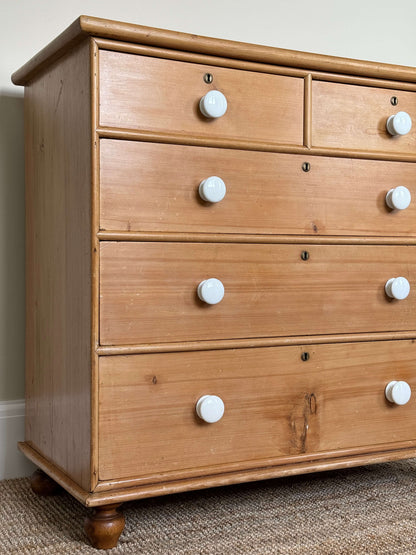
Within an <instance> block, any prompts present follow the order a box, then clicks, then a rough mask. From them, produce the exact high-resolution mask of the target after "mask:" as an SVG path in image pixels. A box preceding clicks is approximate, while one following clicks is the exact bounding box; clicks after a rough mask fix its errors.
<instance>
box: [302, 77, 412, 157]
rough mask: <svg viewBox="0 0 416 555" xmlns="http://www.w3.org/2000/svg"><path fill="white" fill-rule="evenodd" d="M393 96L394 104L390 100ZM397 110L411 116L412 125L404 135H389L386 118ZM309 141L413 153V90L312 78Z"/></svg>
mask: <svg viewBox="0 0 416 555" xmlns="http://www.w3.org/2000/svg"><path fill="white" fill-rule="evenodd" d="M393 96H396V97H397V98H398V100H399V103H398V105H397V106H392V104H391V102H390V99H391V98H392V97H393ZM399 111H404V112H407V113H408V114H409V115H410V116H411V118H412V121H413V126H412V129H411V131H410V133H408V134H407V135H404V136H394V137H393V136H391V135H390V134H389V133H388V132H387V130H386V121H387V119H388V117H389V116H391V115H393V114H396V113H397V112H399ZM312 145H313V146H315V147H330V148H347V149H354V150H355V149H357V150H363V151H380V152H392V153H409V154H415V151H416V93H414V92H408V91H395V90H392V89H381V88H376V87H363V86H359V85H346V84H341V83H327V82H323V81H313V83H312Z"/></svg>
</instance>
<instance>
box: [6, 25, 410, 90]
mask: <svg viewBox="0 0 416 555" xmlns="http://www.w3.org/2000/svg"><path fill="white" fill-rule="evenodd" d="M87 35H91V36H94V37H102V38H104V39H115V40H119V41H126V42H131V43H138V44H142V45H149V46H157V47H161V48H171V49H174V50H182V51H187V52H196V53H201V54H209V55H212V56H221V57H223V56H224V57H228V58H234V59H238V60H247V61H254V62H261V63H268V64H273V65H283V66H289V67H298V68H302V69H319V70H321V71H326V72H335V73H344V74H350V75H363V76H367V77H375V78H378V79H393V80H400V81H408V82H411V83H414V82H416V72H415V69H414V68H412V67H405V66H399V65H392V64H383V63H377V62H369V61H363V60H351V59H348V58H340V57H333V56H326V55H323V54H312V53H308V52H298V51H295V50H286V49H281V48H274V47H270V46H263V45H253V44H247V43H244V42H237V41H230V40H223V39H216V38H209V37H204V36H198V35H195V34H192V35H191V34H187V33H180V32H176V31H169V30H164V29H156V28H154V27H144V26H142V25H136V24H133V23H124V22H120V21H111V20H108V19H102V18H97V17H91V16H85V15H82V16H80V17H79V18H78V19H77V20H75V21H74V23H73V24H72V25H71V26H70V27H69V29H68V30H67V31H64V32H63V33H62V34H61V35H59V36H58V37H57V38H56V39H55V40H53V41H52V42H51V43H50V44H49V45H48V46H47V47H45V48H44V49H43V50H42V51H41V52H39V53H38V54H37V55H36V56H35V57H33V58H32V59H31V60H29V62H27V63H26V64H25V65H24V66H23V67H22V68H20V70H18V71H16V72H15V73H14V75H13V82H14V83H16V84H19V85H23V84H26V83H27V82H28V81H29V80H30V79H31V78H32V77H33V76H34V75H35V74H36V71H37V69H38V68H39V67H40V66H43V67H44V66H45V65H47V64H50V63H52V62H53V61H55V60H56V59H57V57H59V55H60V54H61V53H62V52H63V51H67V50H68V49H69V48H70V47H71V45H72V44H73V41H74V40H78V38H79V39H82V38H83V37H84V36H87Z"/></svg>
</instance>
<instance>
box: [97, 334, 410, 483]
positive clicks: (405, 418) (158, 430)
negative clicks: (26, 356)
mask: <svg viewBox="0 0 416 555" xmlns="http://www.w3.org/2000/svg"><path fill="white" fill-rule="evenodd" d="M304 350H305V349H304V348H302V347H273V348H258V349H239V350H223V351H201V352H185V353H163V354H144V355H134V356H106V357H101V358H100V363H99V364H100V373H99V379H100V384H99V403H100V404H99V457H98V458H99V478H100V479H101V480H107V479H116V478H128V477H142V479H146V477H147V478H148V479H152V480H154V481H159V480H163V479H164V478H165V477H166V476H163V473H165V475H166V474H168V476H169V477H170V478H173V477H174V476H175V474H176V475H179V476H180V472H181V471H183V470H186V475H187V476H190V474H194V475H199V474H201V473H205V472H206V473H209V474H215V473H219V472H221V471H226V470H232V469H244V468H253V467H258V466H261V465H263V464H264V465H271V464H273V463H276V464H277V463H279V460H280V461H281V462H282V461H283V462H284V460H286V461H287V459H288V458H292V459H296V458H297V457H298V458H299V457H302V456H305V455H309V457H307V459H309V460H310V456H311V454H318V455H319V454H321V456H322V457H324V456H325V457H330V456H331V454H333V455H334V456H336V455H337V451H339V450H344V452H343V454H348V453H345V450H349V449H354V450H355V452H366V451H371V450H373V451H374V450H376V449H377V447H376V446H377V445H384V446H385V445H386V444H390V447H391V448H394V444H395V443H400V442H411V444H412V445H414V444H415V439H416V430H415V425H414V422H415V420H416V395H415V391H414V390H415V388H416V362H415V361H416V344H415V343H413V342H412V341H386V342H384V341H380V342H374V343H350V344H333V345H316V346H314V345H312V346H308V351H309V353H310V358H309V360H308V361H307V362H303V361H302V360H301V353H302V351H304ZM392 380H397V381H402V380H403V381H406V382H407V383H408V384H409V385H410V386H411V388H413V396H412V397H411V399H410V401H409V402H408V403H407V404H406V405H403V406H399V405H394V404H392V403H390V402H388V401H387V400H386V399H385V394H384V390H385V387H386V385H387V384H388V383H389V382H390V381H392ZM203 395H216V396H219V397H220V398H221V399H222V401H223V402H224V407H225V410H224V416H223V417H222V419H221V420H219V421H218V422H215V423H213V424H208V423H206V422H204V421H202V420H201V419H200V418H199V417H198V416H197V415H196V411H195V405H196V402H197V401H198V399H200V398H201V397H202V396H203ZM408 446H409V447H410V446H411V445H408ZM190 469H192V470H190Z"/></svg>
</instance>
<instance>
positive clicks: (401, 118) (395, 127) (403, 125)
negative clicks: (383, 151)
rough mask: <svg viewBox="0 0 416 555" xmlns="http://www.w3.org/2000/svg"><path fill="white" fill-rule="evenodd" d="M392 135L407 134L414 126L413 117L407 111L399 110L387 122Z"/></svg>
mask: <svg viewBox="0 0 416 555" xmlns="http://www.w3.org/2000/svg"><path fill="white" fill-rule="evenodd" d="M386 127H387V131H388V132H389V133H390V135H407V133H409V131H410V130H411V128H412V118H411V117H410V116H409V114H408V113H407V112H397V114H394V115H393V116H390V117H389V118H388V120H387V123H386Z"/></svg>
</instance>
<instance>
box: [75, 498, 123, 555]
mask: <svg viewBox="0 0 416 555" xmlns="http://www.w3.org/2000/svg"><path fill="white" fill-rule="evenodd" d="M119 506H120V503H117V504H115V505H104V506H102V507H96V508H94V511H93V513H92V515H89V516H87V517H86V519H85V524H84V530H85V533H86V534H87V536H88V539H89V540H90V542H91V544H92V546H93V547H95V548H96V549H111V548H112V547H116V545H117V542H118V538H119V537H120V534H121V532H122V531H123V529H124V524H125V519H124V515H123V514H122V513H119V512H117V510H116V509H117V507H119Z"/></svg>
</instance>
